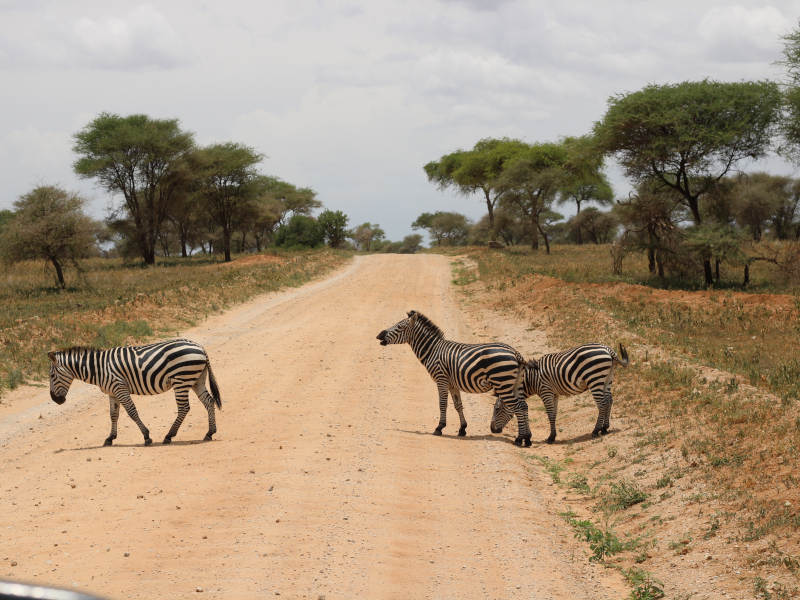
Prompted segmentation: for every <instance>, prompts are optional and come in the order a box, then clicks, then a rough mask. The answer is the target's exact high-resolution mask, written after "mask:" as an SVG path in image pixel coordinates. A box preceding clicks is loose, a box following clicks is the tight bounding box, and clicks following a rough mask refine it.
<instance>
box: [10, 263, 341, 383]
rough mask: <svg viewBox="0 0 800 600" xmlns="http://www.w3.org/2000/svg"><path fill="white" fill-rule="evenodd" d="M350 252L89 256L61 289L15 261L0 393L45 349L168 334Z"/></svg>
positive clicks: (30, 374) (35, 366)
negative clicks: (145, 262) (151, 261)
mask: <svg viewBox="0 0 800 600" xmlns="http://www.w3.org/2000/svg"><path fill="white" fill-rule="evenodd" d="M351 255H352V253H348V252H340V251H332V250H315V251H300V252H285V251H279V252H273V253H269V254H259V255H246V256H243V257H241V258H240V259H238V260H234V261H233V262H231V263H223V262H219V261H217V260H215V259H212V258H208V257H197V258H188V259H175V258H172V259H167V260H162V261H159V263H158V264H157V265H155V266H153V267H149V268H143V267H141V266H139V265H131V264H125V263H123V262H122V261H120V260H117V259H92V260H89V261H86V262H85V263H83V268H82V271H81V273H80V274H79V275H78V276H77V277H74V278H73V279H72V280H70V281H69V282H68V283H69V286H68V288H67V289H66V290H64V291H59V290H58V289H57V288H54V287H52V286H51V285H50V278H49V275H48V273H46V272H45V271H44V270H43V269H42V267H41V265H40V264H39V263H20V264H18V265H14V266H13V267H11V268H9V269H8V270H7V271H6V272H5V273H4V275H3V279H2V280H0V282H2V285H0V306H3V311H2V312H0V397H2V393H3V391H4V390H9V389H13V388H14V387H16V386H18V385H20V384H21V383H23V382H24V381H26V380H32V379H40V378H42V377H44V376H45V375H46V373H47V354H46V353H47V351H48V350H53V349H58V348H64V347H68V346H73V345H86V346H97V347H108V346H119V345H124V344H132V343H138V342H143V341H146V340H149V339H153V338H156V337H168V336H172V335H175V334H176V332H178V331H180V330H181V329H184V328H186V327H191V326H193V325H195V324H196V323H199V322H200V321H202V320H203V319H205V318H206V317H207V316H209V315H210V314H213V313H216V312H219V311H221V310H224V309H226V308H228V307H230V306H233V305H234V304H237V303H240V302H244V301H245V300H248V299H250V298H252V297H253V296H255V295H257V294H261V293H266V292H271V291H276V290H279V289H282V288H286V287H295V286H299V285H302V284H303V283H305V282H307V281H309V280H310V279H312V278H314V277H318V276H320V275H322V274H324V273H326V272H328V271H330V270H331V269H333V268H335V267H337V266H339V265H341V264H343V263H344V262H345V261H347V260H348V259H349V257H350V256H351Z"/></svg>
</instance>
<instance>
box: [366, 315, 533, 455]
mask: <svg viewBox="0 0 800 600" xmlns="http://www.w3.org/2000/svg"><path fill="white" fill-rule="evenodd" d="M377 337H378V339H379V340H380V341H381V346H385V345H387V344H406V343H407V344H409V345H410V346H411V349H412V350H413V351H414V354H416V355H417V358H418V359H419V360H420V362H422V364H423V365H425V368H426V369H427V370H428V373H430V376H431V378H432V379H433V380H434V381H435V382H436V387H437V389H438V391H439V424H438V425H437V426H436V429H435V430H434V432H433V433H434V435H442V429H444V427H445V425H446V423H447V419H446V417H447V394H448V392H449V393H450V395H451V396H452V398H453V406H455V409H456V411H457V412H458V417H459V419H460V420H461V427H460V429H459V430H458V435H459V436H464V435H466V434H467V421H466V419H465V418H464V410H463V407H462V404H461V392H468V393H472V394H480V393H484V392H493V393H494V394H495V396H497V398H498V401H499V400H502V401H503V402H504V406H505V405H507V406H509V407H510V410H511V411H512V413H514V414H516V415H517V419H518V421H519V435H518V436H517V439H516V440H515V442H514V443H515V444H517V445H518V446H523V445H524V446H530V445H531V432H530V430H529V429H528V404H527V403H526V402H525V400H524V399H522V400H520V401H518V402H517V401H515V396H514V391H515V384H516V382H517V374H518V373H519V370H520V368H521V366H522V365H523V364H524V362H525V360H524V359H523V358H522V355H520V353H519V352H517V351H516V350H514V349H513V348H512V347H511V346H507V345H506V344H498V343H490V344H462V343H460V342H453V341H450V340H446V339H445V338H444V334H443V333H442V330H441V329H439V328H438V327H437V326H436V325H434V324H433V323H432V322H431V321H430V319H428V318H427V317H426V316H425V315H423V314H422V313H419V312H416V311H414V310H412V311H410V312H409V313H408V318H406V319H403V320H402V321H400V322H399V323H396V324H395V325H392V326H391V327H390V328H389V329H384V330H383V331H381V332H380V333H379V334H378V336H377Z"/></svg>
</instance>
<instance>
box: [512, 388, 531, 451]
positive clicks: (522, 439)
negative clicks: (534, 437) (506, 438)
mask: <svg viewBox="0 0 800 600" xmlns="http://www.w3.org/2000/svg"><path fill="white" fill-rule="evenodd" d="M514 414H515V415H517V438H516V439H515V440H514V443H515V444H516V445H517V446H523V447H525V448H529V447H530V445H531V428H530V425H529V423H528V403H527V402H525V400H522V399H519V400H517V401H516V403H515V405H514Z"/></svg>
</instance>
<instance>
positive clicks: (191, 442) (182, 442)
mask: <svg viewBox="0 0 800 600" xmlns="http://www.w3.org/2000/svg"><path fill="white" fill-rule="evenodd" d="M216 441H218V440H172V443H170V444H151V445H149V446H145V445H144V444H142V443H141V442H140V443H138V444H113V445H111V446H104V445H103V444H99V445H97V446H83V447H81V448H59V449H58V450H53V454H61V453H62V452H81V451H83V450H100V449H101V448H107V449H108V451H109V452H111V451H113V450H114V448H146V449H153V450H155V449H156V448H162V447H169V446H194V445H195V444H209V443H211V442H216Z"/></svg>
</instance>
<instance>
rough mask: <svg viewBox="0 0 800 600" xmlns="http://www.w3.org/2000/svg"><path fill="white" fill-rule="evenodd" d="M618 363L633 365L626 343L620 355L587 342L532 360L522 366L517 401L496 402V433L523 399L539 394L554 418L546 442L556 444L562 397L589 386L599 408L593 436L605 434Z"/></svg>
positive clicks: (493, 425)
mask: <svg viewBox="0 0 800 600" xmlns="http://www.w3.org/2000/svg"><path fill="white" fill-rule="evenodd" d="M616 363H619V364H620V365H622V366H623V367H627V366H628V364H629V361H628V353H627V351H626V350H625V348H624V347H623V346H622V344H620V345H619V354H617V353H616V352H614V350H613V349H611V348H609V347H608V346H604V345H603V344H584V345H582V346H577V347H575V348H572V349H570V350H565V351H564V352H554V353H552V354H545V355H544V356H542V357H541V358H539V360H538V361H537V360H536V359H533V360H530V361H528V362H527V363H525V364H523V365H521V367H522V369H521V371H520V373H519V378H518V381H517V386H516V390H517V392H516V397H515V401H514V402H513V403H508V404H507V403H503V402H501V401H500V399H498V400H497V402H495V405H494V412H493V414H492V423H491V430H492V432H493V433H500V432H501V431H502V430H503V427H505V425H506V423H508V421H509V420H510V419H511V415H512V414H517V407H516V405H517V403H519V401H520V400H521V399H523V398H528V397H529V396H532V395H533V394H537V395H538V396H539V397H540V398H541V399H542V402H543V403H544V407H545V410H546V411H547V418H548V420H549V421H550V436H549V437H548V438H547V440H546V441H547V443H548V444H552V443H553V442H554V441H555V439H556V413H557V412H558V397H559V396H573V395H575V394H579V393H581V392H584V391H586V390H587V389H588V390H591V392H592V398H594V401H595V403H596V404H597V410H598V415H597V423H595V426H594V431H592V437H597V435H599V434H603V435H605V434H606V433H608V427H609V418H610V417H611V404H612V403H613V399H612V397H611V383H612V380H613V375H614V365H615V364H616Z"/></svg>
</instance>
